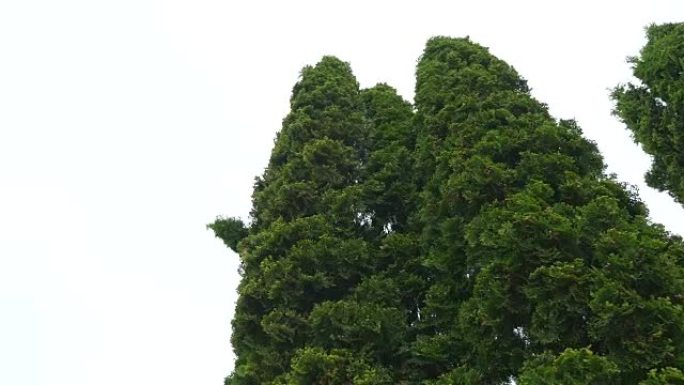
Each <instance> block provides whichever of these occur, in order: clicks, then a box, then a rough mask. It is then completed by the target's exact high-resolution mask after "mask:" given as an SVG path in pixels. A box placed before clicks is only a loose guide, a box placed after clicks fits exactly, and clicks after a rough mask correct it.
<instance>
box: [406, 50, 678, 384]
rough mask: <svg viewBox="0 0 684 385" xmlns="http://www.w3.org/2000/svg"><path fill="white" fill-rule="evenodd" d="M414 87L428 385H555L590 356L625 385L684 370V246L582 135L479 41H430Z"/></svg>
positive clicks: (421, 343) (422, 347)
mask: <svg viewBox="0 0 684 385" xmlns="http://www.w3.org/2000/svg"><path fill="white" fill-rule="evenodd" d="M416 84H417V85H416V109H417V112H416V116H417V121H418V132H417V151H416V169H417V170H419V171H418V172H419V173H420V177H421V178H422V180H421V181H420V183H421V185H420V186H421V199H420V203H419V217H420V220H421V223H422V227H423V231H422V234H423V235H422V238H421V247H422V252H423V255H424V257H423V260H424V263H425V265H426V266H428V267H429V275H428V281H429V282H430V283H431V286H430V287H429V289H428V290H427V292H426V294H425V307H424V309H423V317H422V318H423V319H422V322H421V325H419V326H418V328H419V329H420V330H421V334H420V335H419V336H418V338H417V339H416V343H415V344H414V345H413V349H412V350H413V353H414V354H415V355H416V356H417V357H421V358H422V359H423V363H424V364H423V366H422V370H423V373H424V375H425V376H426V378H434V381H435V382H434V383H435V384H441V383H445V381H446V383H471V384H500V383H502V382H506V381H508V380H509V379H510V378H517V377H518V376H520V374H521V373H522V372H523V370H524V371H525V372H527V373H542V372H543V373H547V374H544V376H545V377H544V378H557V377H553V376H561V377H562V376H565V375H561V374H549V373H552V372H553V373H555V371H561V372H562V371H564V370H566V369H563V368H562V367H559V366H558V365H561V364H562V365H566V364H565V363H564V362H566V361H565V358H563V357H566V356H567V355H568V354H571V353H567V352H566V350H567V349H575V350H577V349H585V348H588V347H591V352H590V353H592V354H593V355H592V357H596V359H597V360H598V362H606V363H607V364H606V365H608V366H607V367H610V368H612V367H613V365H614V366H615V368H616V370H617V371H618V373H619V378H618V379H617V380H616V381H618V383H621V384H637V383H638V382H639V381H640V380H642V379H644V378H645V377H646V374H647V373H648V372H649V371H650V370H651V369H654V368H664V367H668V366H676V367H679V365H681V364H682V362H684V361H682V359H684V344H683V342H684V340H683V339H682V337H684V314H683V313H682V300H683V298H682V296H681V294H680V293H682V289H684V287H683V286H682V285H683V283H684V281H683V278H684V274H683V271H682V268H681V264H680V261H681V256H682V243H681V241H680V240H679V239H678V238H672V237H670V236H669V235H668V234H667V233H666V232H665V231H664V230H663V229H662V228H661V227H660V226H656V225H652V224H651V223H650V222H649V220H648V218H647V211H646V208H645V206H644V205H643V204H642V203H641V202H640V201H639V199H638V197H637V196H636V194H635V193H634V192H632V191H631V190H630V189H629V188H628V187H627V186H624V185H621V184H619V183H617V182H615V181H614V180H613V178H612V177H609V176H606V175H605V174H604V172H603V169H604V166H603V162H602V159H601V156H600V154H599V153H598V151H597V149H596V146H595V145H594V144H593V143H591V142H589V141H587V140H586V139H584V138H583V137H582V135H581V130H580V129H579V127H578V126H577V124H576V123H575V122H573V121H563V120H561V121H556V120H554V119H553V118H551V117H550V116H549V114H548V112H547V108H546V106H545V105H543V104H541V103H539V102H537V101H536V100H534V99H533V98H532V97H531V96H530V94H529V88H528V87H527V85H526V83H525V81H524V80H523V79H522V78H521V77H520V76H519V75H518V74H517V73H516V72H515V70H514V69H513V68H511V67H510V66H509V65H507V64H506V63H505V62H503V61H501V60H499V59H497V58H495V57H494V56H492V55H491V54H489V52H488V51H487V50H486V49H485V48H483V47H481V46H479V45H477V44H474V43H472V42H470V41H469V40H468V39H451V38H441V37H438V38H433V39H431V40H430V41H429V42H428V44H427V47H426V49H425V52H424V54H423V56H422V58H421V60H420V62H419V64H418V69H417V83H416ZM563 352H566V353H563ZM580 352H584V351H583V350H580ZM573 354H574V353H573ZM582 354H584V353H582ZM556 356H558V357H560V358H558V359H554V360H551V361H544V362H543V363H542V362H541V361H540V360H539V358H540V357H556ZM573 359H574V358H573ZM559 360H560V361H559ZM542 364H543V365H546V366H548V365H551V366H552V367H554V369H548V370H547V369H541V367H539V368H537V369H535V365H542ZM562 365H561V366H562ZM601 365H603V364H601ZM523 368H525V369H523ZM602 370H603V369H602ZM609 372H610V373H613V372H615V371H614V370H613V369H610V370H609ZM559 373H560V372H559ZM613 374H615V373H613ZM613 374H611V376H613ZM530 376H531V374H529V375H528V377H523V378H528V379H530V378H532V377H530ZM540 376H541V374H540ZM578 376H579V377H577V379H576V380H573V381H575V382H576V383H583V381H585V380H586V379H589V378H594V377H592V376H594V375H593V374H587V375H586V376H585V375H580V374H578ZM535 378H536V377H535ZM540 378H541V377H540ZM596 378H598V377H596ZM601 378H603V377H601ZM610 378H613V377H610ZM526 381H527V380H526ZM530 381H531V380H530ZM530 381H528V383H539V382H530ZM535 381H536V380H535ZM545 381H546V380H545ZM548 381H550V382H546V383H549V384H551V383H565V382H562V381H561V382H554V381H555V380H548ZM597 381H598V380H597ZM601 381H603V380H601ZM606 381H608V380H606ZM611 381H612V380H611ZM567 383H572V382H567Z"/></svg>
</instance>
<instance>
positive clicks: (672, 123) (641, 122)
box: [613, 23, 684, 204]
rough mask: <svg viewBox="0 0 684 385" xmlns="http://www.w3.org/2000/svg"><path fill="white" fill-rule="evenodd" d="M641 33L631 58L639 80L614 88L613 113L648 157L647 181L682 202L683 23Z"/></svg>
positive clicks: (683, 136) (660, 26) (683, 147)
mask: <svg viewBox="0 0 684 385" xmlns="http://www.w3.org/2000/svg"><path fill="white" fill-rule="evenodd" d="M646 32H647V33H646V34H647V38H648V42H647V44H646V45H645V46H644V48H643V49H642V50H641V56H639V57H635V58H632V59H630V61H631V62H632V64H633V70H634V76H635V77H636V78H637V79H638V80H639V83H637V84H627V85H625V86H619V87H617V88H616V89H615V90H614V91H613V98H614V100H615V102H616V108H615V113H616V114H617V115H618V116H619V117H620V118H621V119H622V121H623V122H624V123H625V124H626V125H627V128H628V129H629V130H630V131H631V132H632V136H633V138H634V140H635V141H636V142H637V143H639V144H641V146H642V147H643V149H644V151H646V152H647V153H648V154H650V155H652V157H653V162H652V164H651V169H650V170H649V172H648V173H647V174H646V183H648V185H649V186H651V187H654V188H657V189H659V190H661V191H663V190H666V191H668V192H669V193H670V195H672V197H674V198H675V199H676V200H677V201H678V202H679V203H682V204H684V23H678V24H662V25H652V26H650V27H648V29H647V30H646Z"/></svg>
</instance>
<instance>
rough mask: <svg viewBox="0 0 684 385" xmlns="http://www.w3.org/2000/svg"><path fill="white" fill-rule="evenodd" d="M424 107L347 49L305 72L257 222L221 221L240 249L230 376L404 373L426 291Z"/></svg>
mask: <svg viewBox="0 0 684 385" xmlns="http://www.w3.org/2000/svg"><path fill="white" fill-rule="evenodd" d="M411 116H412V111H411V107H410V105H409V104H408V103H406V102H405V101H403V100H402V99H401V98H400V97H399V96H397V95H396V93H395V91H394V90H393V89H392V88H390V87H388V86H384V85H380V86H377V87H374V88H372V89H369V90H364V91H363V92H360V91H359V88H358V84H357V82H356V80H355V78H354V76H353V75H352V73H351V70H350V68H349V66H348V65H347V64H346V63H343V62H341V61H339V60H338V59H335V58H332V57H325V58H323V60H322V61H321V62H320V63H318V64H317V65H316V66H315V67H307V68H305V69H304V70H303V71H302V75H301V78H300V80H299V82H298V83H297V84H296V85H295V87H294V90H293V94H292V98H291V112H290V113H289V115H288V116H287V117H286V118H285V120H284V122H283V128H282V130H281V131H280V132H279V134H278V136H277V138H276V142H275V147H274V149H273V152H272V154H271V159H270V162H269V165H268V167H267V169H266V171H265V172H264V175H263V176H262V177H260V178H258V179H257V182H256V184H255V189H254V194H253V210H252V213H251V223H250V226H249V228H248V229H247V228H246V227H245V225H244V224H243V222H242V221H240V220H238V219H234V218H229V219H218V220H217V221H216V222H215V223H213V224H212V225H210V227H211V228H212V229H213V230H214V231H215V232H216V235H217V236H218V237H220V238H222V239H223V240H224V241H225V243H226V244H227V245H228V246H229V247H231V248H233V249H234V250H235V251H237V252H238V253H239V255H240V258H241V273H242V281H241V283H240V286H239V289H238V291H239V298H238V302H237V307H236V312H235V317H234V320H233V335H232V343H233V348H234V351H235V354H236V356H237V360H236V364H235V370H234V372H233V373H232V374H231V375H230V376H229V377H228V378H227V379H226V383H227V384H233V385H236V384H240V385H243V384H347V383H351V382H354V383H358V384H385V383H386V384H391V383H394V382H393V381H394V380H393V378H394V377H395V376H396V373H400V372H401V370H402V368H403V366H402V364H401V357H402V354H403V353H402V352H403V351H405V349H403V345H404V344H405V341H406V330H407V328H408V326H409V324H410V322H411V321H410V319H411V317H412V316H413V312H412V309H413V307H412V306H411V305H413V303H412V301H413V296H414V295H415V294H414V292H415V291H416V290H415V289H413V287H414V286H415V284H413V283H412V281H411V278H412V277H411V275H410V274H407V273H405V272H404V270H405V266H406V265H407V264H409V261H406V258H407V257H408V256H411V257H414V256H413V255H412V254H410V248H411V247H415V246H414V244H415V242H413V243H412V242H411V239H410V238H408V237H406V236H402V234H404V233H406V231H405V228H406V223H407V220H406V217H407V214H406V213H407V212H408V211H409V208H410V207H411V205H412V202H413V198H412V197H413V196H414V195H415V194H414V189H413V188H412V187H411V186H412V184H411V179H410V178H411V177H412V173H411V172H410V167H411V162H410V160H411V156H410V154H411V152H410V150H409V148H410V146H411V139H410V138H411V136H412V133H411V132H410V131H411V128H412V126H411V124H410V117H411ZM414 258H415V257H414ZM399 277H401V278H402V281H401V282H399V283H397V278H399Z"/></svg>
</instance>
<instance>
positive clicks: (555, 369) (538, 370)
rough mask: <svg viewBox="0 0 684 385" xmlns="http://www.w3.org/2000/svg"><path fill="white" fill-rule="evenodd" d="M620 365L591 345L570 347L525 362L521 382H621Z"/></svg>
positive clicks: (581, 384)
mask: <svg viewBox="0 0 684 385" xmlns="http://www.w3.org/2000/svg"><path fill="white" fill-rule="evenodd" d="M619 373H620V371H619V370H618V367H617V365H615V364H614V363H612V362H611V361H610V360H608V359H606V358H605V357H601V356H598V355H595V354H594V353H593V352H592V351H591V350H589V349H567V350H565V351H563V352H562V353H561V354H559V355H558V356H556V357H554V356H552V355H548V354H542V355H540V356H538V357H535V358H534V359H533V360H531V361H530V362H529V363H527V364H526V365H525V368H524V369H523V371H522V374H521V375H520V379H519V383H520V384H521V385H556V384H563V385H587V384H592V385H618V384H620V383H621V382H620V381H619Z"/></svg>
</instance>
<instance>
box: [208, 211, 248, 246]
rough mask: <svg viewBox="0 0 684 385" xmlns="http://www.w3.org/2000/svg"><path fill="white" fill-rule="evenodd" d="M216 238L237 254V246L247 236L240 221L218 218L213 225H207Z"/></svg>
mask: <svg viewBox="0 0 684 385" xmlns="http://www.w3.org/2000/svg"><path fill="white" fill-rule="evenodd" d="M207 228H209V229H212V230H213V231H214V234H216V237H217V238H221V240H222V241H223V243H225V244H226V246H228V247H229V248H230V249H231V250H233V251H235V252H237V251H238V244H239V243H240V241H242V240H243V239H244V238H245V237H246V236H247V228H246V227H245V224H244V223H243V222H242V220H240V219H237V218H222V217H218V218H216V220H215V221H214V223H211V224H208V225H207Z"/></svg>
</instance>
